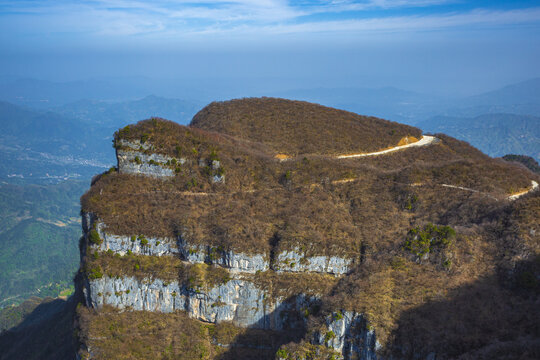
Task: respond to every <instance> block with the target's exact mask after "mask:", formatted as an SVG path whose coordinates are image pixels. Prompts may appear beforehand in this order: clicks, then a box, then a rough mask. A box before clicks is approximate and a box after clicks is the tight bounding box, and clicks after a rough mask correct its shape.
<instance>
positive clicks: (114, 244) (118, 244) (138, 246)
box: [92, 222, 178, 256]
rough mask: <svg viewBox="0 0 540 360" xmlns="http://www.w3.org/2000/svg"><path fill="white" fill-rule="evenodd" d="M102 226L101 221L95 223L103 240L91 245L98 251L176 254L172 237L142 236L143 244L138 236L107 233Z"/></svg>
mask: <svg viewBox="0 0 540 360" xmlns="http://www.w3.org/2000/svg"><path fill="white" fill-rule="evenodd" d="M104 227H105V226H104V224H103V223H101V222H98V223H96V230H97V232H98V234H99V236H100V237H101V239H103V242H102V243H101V244H100V245H92V247H93V248H96V249H98V250H100V251H107V250H112V251H114V252H115V253H118V254H120V255H125V254H127V252H128V250H129V251H131V252H132V253H133V254H141V255H153V256H161V255H173V254H178V246H177V244H176V239H174V238H153V237H148V238H147V237H144V239H145V240H146V242H147V243H146V244H143V242H142V241H141V239H142V238H140V237H138V236H121V235H114V234H109V233H107V232H105V231H104V230H103V229H104Z"/></svg>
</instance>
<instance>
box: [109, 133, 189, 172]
mask: <svg viewBox="0 0 540 360" xmlns="http://www.w3.org/2000/svg"><path fill="white" fill-rule="evenodd" d="M118 145H120V148H119V149H117V151H116V159H117V160H118V172H120V173H125V174H141V175H147V176H152V177H156V178H163V177H164V178H168V177H172V176H174V175H175V173H174V170H173V169H172V168H170V167H168V166H166V165H165V164H166V163H168V162H170V161H172V160H173V158H172V157H170V156H166V155H162V154H156V153H149V154H147V152H148V150H151V149H152V146H151V145H150V144H148V143H141V142H140V141H138V140H135V141H125V140H119V141H118ZM126 148H127V149H126ZM180 163H183V161H182V159H181V160H180Z"/></svg>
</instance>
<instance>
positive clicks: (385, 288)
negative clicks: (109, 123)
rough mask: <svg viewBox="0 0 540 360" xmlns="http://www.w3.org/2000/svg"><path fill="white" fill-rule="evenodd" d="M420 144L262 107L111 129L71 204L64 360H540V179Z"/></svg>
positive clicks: (477, 156) (406, 135)
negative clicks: (110, 142) (109, 153)
mask: <svg viewBox="0 0 540 360" xmlns="http://www.w3.org/2000/svg"><path fill="white" fill-rule="evenodd" d="M330 120H332V121H333V122H331V123H329V122H330ZM325 122H326V123H329V125H328V126H327V127H325V126H323V125H324V124H325ZM310 126H311V128H312V129H311V131H305V130H306V129H309V128H310ZM420 136H421V134H420V130H419V129H417V128H413V127H410V126H406V125H402V124H398V123H392V122H389V121H386V120H382V119H377V118H373V117H367V116H360V115H356V114H351V113H349V112H345V111H340V110H336V109H330V108H327V107H324V106H320V105H316V104H309V103H305V102H299V101H290V100H285V99H275V98H261V99H241V100H233V101H226V102H218V103H212V104H210V105H208V106H207V107H205V108H204V109H202V110H201V111H200V112H199V113H198V114H197V115H196V116H195V117H194V120H193V122H192V123H191V124H190V125H189V126H182V125H179V124H176V123H174V122H171V121H167V120H163V119H159V118H151V119H148V120H145V121H140V122H138V123H136V124H131V125H129V126H126V127H124V128H122V129H120V130H118V131H117V132H116V133H115V137H114V145H115V149H116V155H117V160H118V168H116V169H111V170H109V171H107V172H105V173H103V174H101V175H100V176H98V177H96V178H94V180H93V183H92V186H91V188H90V190H89V191H88V192H86V193H85V194H84V196H83V197H82V198H81V212H82V219H83V221H82V227H83V233H84V236H83V238H82V239H81V245H80V251H81V264H80V271H79V272H78V275H77V277H76V281H75V287H76V294H75V297H74V299H75V300H76V302H80V305H78V306H77V310H76V315H75V319H76V321H75V323H76V326H77V331H76V334H77V340H78V344H79V349H78V351H79V354H78V356H79V357H81V358H92V359H120V358H134V359H137V358H138V359H148V358H165V359H168V358H183V359H240V358H241V359H249V358H258V359H306V360H307V359H332V358H334V359H335V358H343V359H353V358H362V359H375V358H381V357H382V358H395V359H412V358H441V359H444V358H504V357H512V358H536V357H537V355H538V349H539V348H538V341H537V340H538V336H537V335H538V334H537V323H538V318H537V316H536V314H537V310H536V309H537V305H538V304H537V299H538V294H539V293H538V291H539V289H540V285H539V283H538V278H539V276H540V267H539V266H538V261H537V257H538V256H539V255H540V249H539V244H540V238H539V236H540V232H539V231H538V221H537V220H538V216H539V213H538V211H539V210H538V209H539V208H540V191H538V190H537V182H538V181H540V177H539V176H538V175H537V174H534V173H533V172H531V171H529V170H528V169H526V168H525V167H523V166H521V165H516V164H513V163H511V162H507V161H504V160H502V159H493V158H490V157H489V156H487V155H485V154H483V153H481V152H480V151H479V150H477V149H475V148H474V147H472V146H470V145H469V144H467V143H465V142H463V141H459V140H456V139H454V138H452V137H449V136H447V135H444V134H438V135H437V136H436V137H428V136H423V137H422V138H421V139H418V138H417V137H420ZM341 138H343V139H345V140H344V141H342V142H340V139H341ZM342 155H353V156H354V157H343V156H342ZM126 309H129V311H126ZM441 334H444V336H441ZM0 343H2V337H0ZM42 358H47V357H42Z"/></svg>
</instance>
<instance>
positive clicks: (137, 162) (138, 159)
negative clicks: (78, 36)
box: [133, 156, 142, 165]
mask: <svg viewBox="0 0 540 360" xmlns="http://www.w3.org/2000/svg"><path fill="white" fill-rule="evenodd" d="M133 161H135V163H136V164H137V165H141V164H142V161H141V158H140V157H139V156H135V159H133Z"/></svg>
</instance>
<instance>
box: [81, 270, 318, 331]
mask: <svg viewBox="0 0 540 360" xmlns="http://www.w3.org/2000/svg"><path fill="white" fill-rule="evenodd" d="M84 294H85V298H86V303H87V306H89V307H94V308H99V307H102V306H103V305H111V306H114V307H116V308H119V309H130V310H146V311H158V312H164V313H168V312H172V311H175V310H184V311H186V312H187V313H188V314H189V315H190V316H191V317H193V318H196V319H198V320H201V321H206V322H211V323H218V322H221V321H232V322H233V323H234V324H235V325H237V326H241V327H255V328H261V329H273V330H282V329H290V328H297V327H300V326H303V325H304V321H305V318H304V317H302V316H299V314H301V309H303V308H307V307H309V306H310V305H311V304H312V303H313V302H314V301H317V299H316V298H313V297H306V296H303V295H298V296H295V297H294V298H292V299H276V301H275V302H272V303H271V302H270V301H267V300H266V299H267V295H268V294H267V292H266V291H265V290H263V289H259V288H257V287H256V286H255V285H254V284H253V283H251V282H250V281H246V280H241V279H233V280H229V281H227V282H226V283H223V284H219V285H215V286H208V287H207V288H206V289H200V288H199V289H188V288H186V287H185V286H183V285H180V284H179V283H178V282H177V281H172V282H166V281H163V280H161V279H142V280H140V279H137V278H134V277H131V276H126V277H121V278H110V277H107V276H104V277H102V278H99V279H93V280H89V281H88V282H87V284H86V286H85V288H84Z"/></svg>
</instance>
